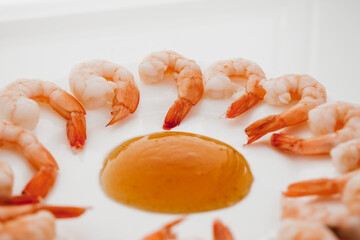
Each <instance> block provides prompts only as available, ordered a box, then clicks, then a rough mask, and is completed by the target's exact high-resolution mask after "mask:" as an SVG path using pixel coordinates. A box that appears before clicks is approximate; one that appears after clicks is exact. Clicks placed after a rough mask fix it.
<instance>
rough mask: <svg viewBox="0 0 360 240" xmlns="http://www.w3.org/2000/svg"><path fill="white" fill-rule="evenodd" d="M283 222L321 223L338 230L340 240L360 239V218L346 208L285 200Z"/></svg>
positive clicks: (283, 203) (283, 202)
mask: <svg viewBox="0 0 360 240" xmlns="http://www.w3.org/2000/svg"><path fill="white" fill-rule="evenodd" d="M281 218H282V219H283V220H286V219H292V220H296V221H307V222H308V221H311V222H319V223H322V224H324V225H326V226H328V227H329V228H331V229H336V235H337V236H339V238H340V239H349V240H357V239H360V217H359V215H353V214H351V213H349V211H348V210H347V209H346V208H344V207H341V206H339V207H335V208H334V207H333V206H332V207H331V206H329V205H324V204H319V203H316V202H313V201H299V200H297V199H296V200H294V199H283V201H282V215H281Z"/></svg>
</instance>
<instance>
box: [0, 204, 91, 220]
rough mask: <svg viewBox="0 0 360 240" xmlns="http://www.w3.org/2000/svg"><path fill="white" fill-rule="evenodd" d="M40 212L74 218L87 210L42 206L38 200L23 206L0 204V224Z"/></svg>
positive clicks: (57, 216) (58, 216)
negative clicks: (44, 211)
mask: <svg viewBox="0 0 360 240" xmlns="http://www.w3.org/2000/svg"><path fill="white" fill-rule="evenodd" d="M40 210H46V211H49V212H51V213H52V214H53V215H54V216H55V217H56V218H75V217H79V216H81V215H82V214H83V213H84V212H85V211H86V210H87V209H86V208H82V207H62V206H50V205H45V204H43V202H42V201H40V199H36V201H34V202H32V203H25V204H21V203H20V204H10V205H8V204H5V205H2V204H0V222H1V221H7V220H9V219H14V218H17V217H19V216H23V215H27V214H31V213H35V212H37V211H40Z"/></svg>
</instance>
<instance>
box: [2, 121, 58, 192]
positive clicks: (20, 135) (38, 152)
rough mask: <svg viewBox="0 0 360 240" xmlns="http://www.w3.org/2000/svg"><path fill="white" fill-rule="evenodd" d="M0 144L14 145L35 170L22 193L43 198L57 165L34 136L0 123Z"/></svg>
mask: <svg viewBox="0 0 360 240" xmlns="http://www.w3.org/2000/svg"><path fill="white" fill-rule="evenodd" d="M0 143H1V144H12V145H15V146H16V147H17V148H18V150H20V152H21V153H22V154H23V155H24V157H25V158H26V159H27V160H28V161H29V163H30V164H31V165H32V166H33V167H34V168H35V169H36V170H37V173H36V174H35V176H34V177H33V178H32V179H31V180H30V182H28V184H27V185H26V186H25V188H24V190H23V193H24V194H29V195H35V196H40V197H45V196H46V195H47V193H48V192H49V191H50V189H51V187H52V186H53V185H54V182H55V180H56V176H57V171H58V165H57V163H56V161H55V160H54V158H53V157H52V155H51V154H50V153H49V152H48V151H47V150H46V149H45V147H44V146H43V145H42V144H41V143H40V142H39V141H38V140H37V138H36V137H35V135H34V134H32V133H31V132H30V131H28V130H26V129H23V128H22V127H19V126H15V125H13V124H11V123H7V122H1V121H0Z"/></svg>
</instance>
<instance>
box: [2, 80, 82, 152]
mask: <svg viewBox="0 0 360 240" xmlns="http://www.w3.org/2000/svg"><path fill="white" fill-rule="evenodd" d="M35 101H37V102H46V103H48V104H49V105H50V106H51V107H52V108H53V109H54V110H55V111H56V112H58V113H59V114H60V115H61V116H62V117H63V118H65V119H66V120H67V123H66V128H67V137H68V139H69V141H70V145H71V147H72V149H73V150H74V151H77V150H80V149H82V148H83V147H84V144H85V140H86V122H85V110H84V108H83V107H82V106H81V105H80V103H79V102H78V101H77V100H76V99H75V98H74V97H73V96H71V95H70V94H69V93H67V92H66V91H64V90H62V89H61V88H60V87H58V86H57V85H56V84H54V83H51V82H47V81H42V80H39V79H19V80H17V81H16V82H14V83H11V84H10V85H8V86H7V87H5V89H4V90H3V91H2V92H0V119H2V120H6V121H10V122H12V123H14V124H15V125H19V126H22V127H25V128H27V129H29V130H32V129H34V128H35V127H36V125H37V123H38V121H39V112H40V109H39V105H38V104H37V103H36V102H35Z"/></svg>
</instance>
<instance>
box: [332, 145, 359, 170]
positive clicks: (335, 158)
mask: <svg viewBox="0 0 360 240" xmlns="http://www.w3.org/2000/svg"><path fill="white" fill-rule="evenodd" d="M330 155H331V160H332V162H333V164H334V165H335V167H336V168H337V169H338V171H339V172H341V173H345V172H350V171H353V170H355V169H358V168H360V139H353V140H350V141H348V142H345V143H341V144H339V145H337V146H336V147H334V148H333V149H332V150H331V152H330Z"/></svg>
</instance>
